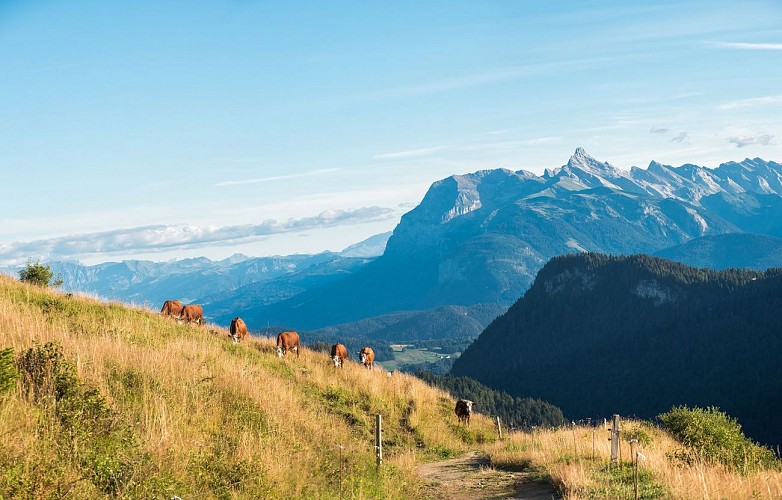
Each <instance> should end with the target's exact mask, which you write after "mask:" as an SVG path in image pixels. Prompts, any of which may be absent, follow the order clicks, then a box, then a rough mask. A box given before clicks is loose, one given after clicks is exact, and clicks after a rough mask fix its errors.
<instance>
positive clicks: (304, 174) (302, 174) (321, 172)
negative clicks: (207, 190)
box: [215, 168, 339, 187]
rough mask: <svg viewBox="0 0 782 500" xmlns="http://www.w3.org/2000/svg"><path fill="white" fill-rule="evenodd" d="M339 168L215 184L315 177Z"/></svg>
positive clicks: (255, 182)
mask: <svg viewBox="0 0 782 500" xmlns="http://www.w3.org/2000/svg"><path fill="white" fill-rule="evenodd" d="M337 170H339V169H337V168H324V169H321V170H312V171H310V172H302V173H300V174H288V175H275V176H271V177H255V178H252V179H238V180H232V181H222V182H218V183H217V184H215V186H220V187H222V186H240V185H245V184H260V183H263V182H274V181H283V180H287V179H300V178H303V177H314V176H316V175H323V174H328V173H331V172H336V171H337Z"/></svg>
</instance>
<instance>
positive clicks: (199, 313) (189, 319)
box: [182, 304, 204, 325]
mask: <svg viewBox="0 0 782 500" xmlns="http://www.w3.org/2000/svg"><path fill="white" fill-rule="evenodd" d="M182 319H183V320H185V323H198V324H199V325H200V324H201V323H203V322H204V308H203V307H201V306H199V305H198V304H190V305H189V306H185V307H183V308H182Z"/></svg>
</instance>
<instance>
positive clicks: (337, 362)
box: [331, 344, 348, 367]
mask: <svg viewBox="0 0 782 500" xmlns="http://www.w3.org/2000/svg"><path fill="white" fill-rule="evenodd" d="M347 357H348V349H347V347H345V346H344V345H342V344H334V345H333V346H331V359H332V361H334V366H339V367H341V366H342V365H343V363H344V362H345V360H346V359H347Z"/></svg>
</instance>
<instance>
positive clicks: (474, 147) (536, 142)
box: [372, 136, 562, 160]
mask: <svg viewBox="0 0 782 500" xmlns="http://www.w3.org/2000/svg"><path fill="white" fill-rule="evenodd" d="M561 140H562V137H560V136H548V137H534V138H532V139H519V140H516V141H492V142H476V143H468V144H462V145H459V146H437V147H432V148H419V149H408V150H404V151H395V152H393V153H381V154H377V155H374V156H373V157H372V158H374V159H376V160H391V159H395V160H398V159H407V158H418V157H422V156H429V155H431V154H433V153H441V152H446V151H447V152H459V153H464V152H469V151H491V150H507V149H510V148H516V147H523V146H540V145H544V144H553V143H557V142H560V141H561Z"/></svg>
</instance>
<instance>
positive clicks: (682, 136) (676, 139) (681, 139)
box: [671, 132, 689, 143]
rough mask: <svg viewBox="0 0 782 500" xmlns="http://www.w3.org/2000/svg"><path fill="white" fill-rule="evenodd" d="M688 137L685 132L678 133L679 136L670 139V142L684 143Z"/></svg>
mask: <svg viewBox="0 0 782 500" xmlns="http://www.w3.org/2000/svg"><path fill="white" fill-rule="evenodd" d="M688 137H689V134H688V133H687V132H679V135H677V136H676V137H674V138H672V139H671V142H679V143H683V142H684V141H686V140H687V138H688Z"/></svg>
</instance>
